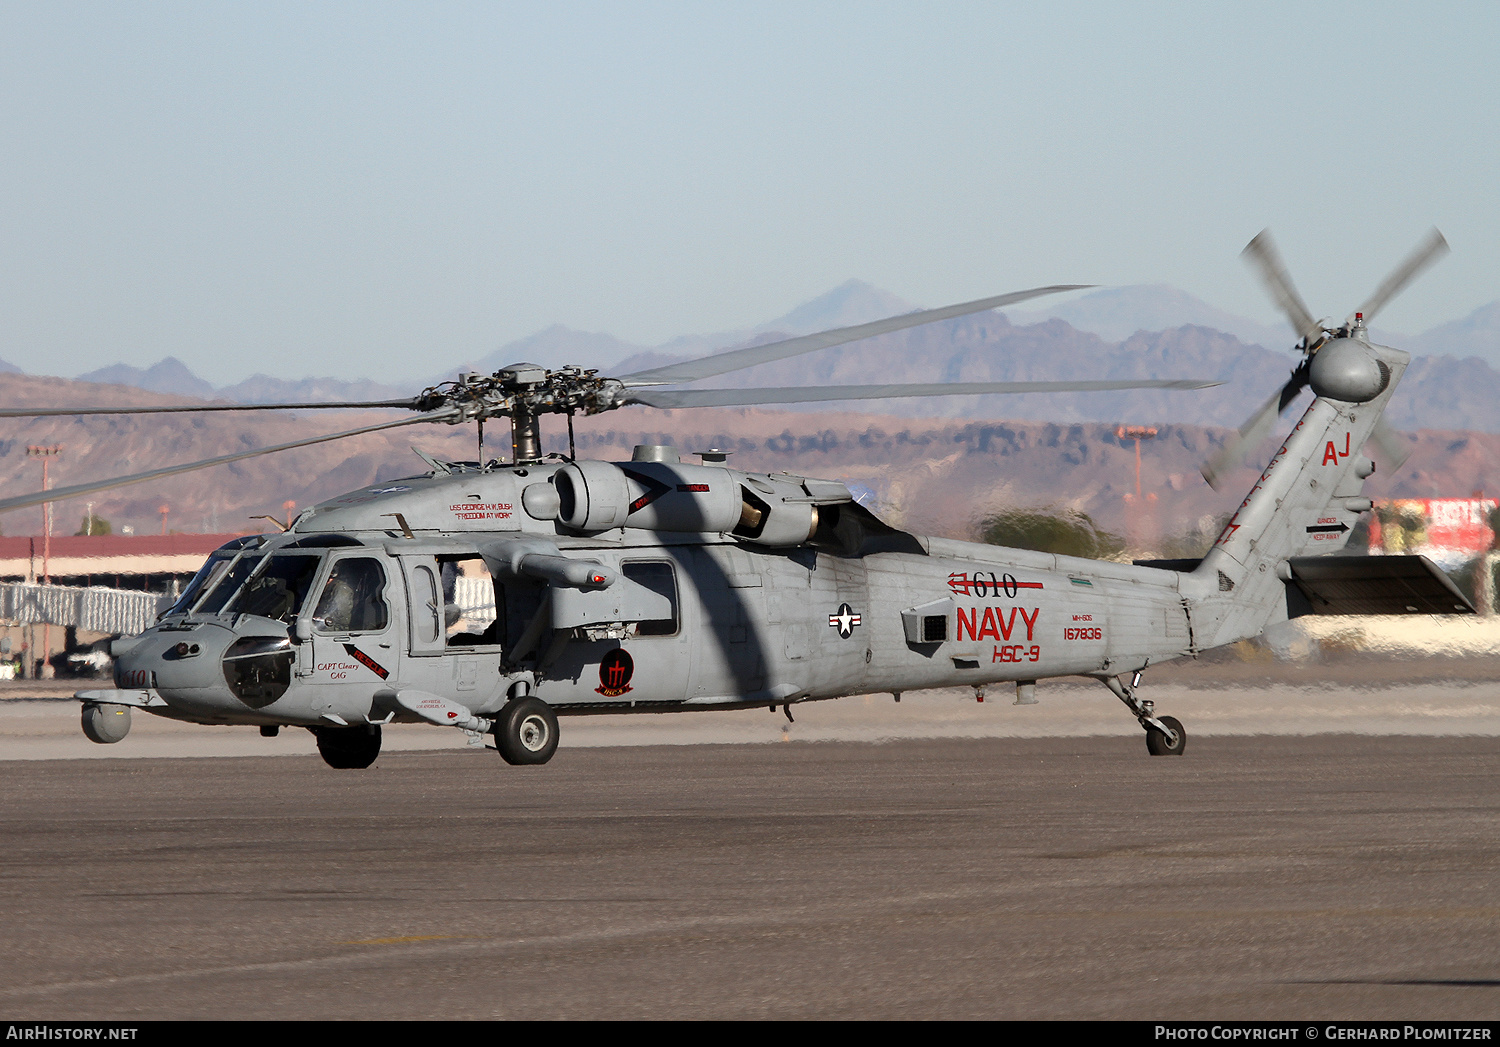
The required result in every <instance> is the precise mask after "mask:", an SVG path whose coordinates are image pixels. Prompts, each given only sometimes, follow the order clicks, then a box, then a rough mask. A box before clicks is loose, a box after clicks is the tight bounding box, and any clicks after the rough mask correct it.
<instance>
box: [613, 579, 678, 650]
mask: <svg viewBox="0 0 1500 1047" xmlns="http://www.w3.org/2000/svg"><path fill="white" fill-rule="evenodd" d="M620 569H621V572H622V573H623V574H624V575H625V577H626V578H628V579H630V580H631V581H632V582H635V583H636V584H637V585H644V586H645V587H646V588H647V589H650V590H651V591H652V592H653V593H657V594H659V595H661V596H665V597H666V598H667V599H668V600H670V601H671V602H672V616H671V617H670V618H657V619H654V620H652V621H649V622H641V623H640V625H639V627H638V628H637V630H636V635H637V636H676V635H677V627H678V626H677V573H676V572H675V571H674V570H673V569H672V564H671V563H670V562H668V561H666V560H631V561H628V562H626V563H623V564H621V565H620Z"/></svg>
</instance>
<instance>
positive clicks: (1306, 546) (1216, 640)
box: [1183, 346, 1411, 649]
mask: <svg viewBox="0 0 1500 1047" xmlns="http://www.w3.org/2000/svg"><path fill="white" fill-rule="evenodd" d="M1372 348H1373V349H1374V352H1375V355H1376V358H1377V359H1378V360H1379V361H1380V362H1381V363H1382V364H1383V365H1384V366H1385V367H1386V368H1389V370H1390V380H1389V382H1388V383H1387V384H1386V386H1385V388H1384V389H1382V390H1381V392H1380V393H1379V395H1377V396H1375V397H1373V398H1372V399H1370V400H1368V401H1366V402H1364V403H1348V402H1344V401H1340V400H1333V399H1330V398H1328V397H1325V396H1318V397H1316V398H1315V399H1314V400H1313V402H1312V405H1311V406H1309V407H1308V409H1307V411H1306V412H1305V413H1304V414H1303V415H1302V417H1301V419H1299V420H1298V422H1297V425H1296V427H1295V428H1294V429H1293V430H1292V431H1291V433H1290V434H1288V436H1287V437H1286V439H1285V441H1283V443H1282V444H1281V446H1280V448H1279V449H1278V450H1277V452H1276V454H1275V455H1274V456H1273V457H1272V458H1271V462H1270V464H1269V465H1267V466H1266V469H1265V471H1264V472H1263V473H1261V475H1260V479H1258V480H1257V481H1256V482H1255V486H1254V487H1253V488H1251V490H1250V493H1249V494H1248V495H1246V496H1245V499H1244V501H1242V502H1241V503H1240V506H1239V509H1238V510H1237V511H1236V512H1235V514H1234V516H1233V517H1231V518H1230V520H1229V523H1228V524H1226V525H1225V527H1224V530H1223V532H1222V533H1221V534H1220V535H1219V538H1218V540H1217V541H1216V542H1215V543H1214V547H1213V549H1212V550H1210V551H1209V553H1208V555H1207V556H1205V557H1204V558H1203V562H1202V563H1201V564H1200V565H1199V567H1198V568H1197V570H1195V571H1194V572H1193V573H1192V574H1191V575H1190V576H1188V577H1187V578H1185V579H1184V580H1183V583H1184V584H1183V593H1184V596H1186V597H1187V598H1188V601H1189V608H1190V613H1191V615H1192V617H1193V625H1194V636H1195V640H1196V645H1197V646H1198V647H1199V648H1200V649H1206V648H1210V647H1218V646H1221V645H1223V644H1227V643H1234V642H1235V641H1237V640H1243V639H1248V638H1249V637H1252V636H1258V635H1259V634H1260V633H1261V632H1262V631H1263V630H1264V629H1265V627H1266V626H1267V625H1270V624H1272V623H1273V622H1277V621H1284V620H1285V619H1286V587H1285V580H1286V577H1287V567H1286V563H1287V561H1288V560H1290V559H1291V558H1292V557H1295V556H1306V555H1316V554H1318V553H1325V552H1335V551H1337V550H1338V549H1341V548H1342V547H1343V546H1344V544H1345V543H1346V542H1347V541H1348V538H1349V531H1350V529H1351V528H1352V527H1353V526H1354V524H1355V523H1356V522H1357V521H1358V519H1359V516H1360V514H1361V513H1363V512H1366V511H1368V510H1369V509H1370V506H1371V503H1370V500H1369V499H1368V498H1365V497H1364V496H1363V495H1362V493H1361V488H1362V486H1363V482H1364V479H1365V477H1367V476H1369V475H1370V473H1372V472H1373V471H1374V464H1373V463H1372V462H1371V461H1370V459H1368V458H1366V457H1365V456H1364V455H1363V454H1362V453H1361V452H1362V451H1363V449H1364V446H1365V442H1366V441H1367V440H1368V439H1369V438H1370V435H1371V433H1372V432H1374V430H1375V426H1376V423H1377V422H1378V421H1379V420H1380V415H1381V413H1382V412H1383V411H1384V410H1385V407H1386V404H1387V403H1389V402H1390V397H1391V395H1392V393H1394V392H1395V389H1396V385H1397V383H1398V382H1399V381H1400V379H1401V375H1402V373H1403V372H1404V371H1405V370H1406V365H1407V363H1408V362H1409V361H1410V359H1411V357H1410V356H1409V355H1408V354H1407V353H1404V352H1401V351H1400V350H1397V349H1389V348H1386V347H1385V346H1373V347H1372Z"/></svg>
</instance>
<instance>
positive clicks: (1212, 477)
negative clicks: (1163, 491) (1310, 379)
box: [1199, 382, 1300, 491]
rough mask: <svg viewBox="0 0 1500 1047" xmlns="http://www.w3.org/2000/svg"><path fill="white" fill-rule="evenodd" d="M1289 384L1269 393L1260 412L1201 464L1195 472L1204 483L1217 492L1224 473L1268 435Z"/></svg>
mask: <svg viewBox="0 0 1500 1047" xmlns="http://www.w3.org/2000/svg"><path fill="white" fill-rule="evenodd" d="M1290 385H1291V383H1290V382H1288V383H1287V386H1283V387H1282V388H1281V389H1278V390H1276V391H1275V392H1274V393H1272V394H1271V397H1270V399H1268V400H1267V401H1266V402H1265V403H1263V404H1261V405H1260V409H1259V410H1258V411H1256V412H1255V413H1254V414H1252V415H1251V416H1250V420H1249V421H1248V422H1246V423H1245V424H1244V425H1242V426H1240V430H1239V432H1238V433H1236V434H1235V435H1234V436H1231V437H1230V438H1229V439H1228V441H1226V442H1225V444H1224V446H1223V447H1221V448H1219V450H1218V451H1217V452H1215V453H1214V454H1213V455H1212V456H1210V457H1209V459H1208V461H1206V462H1204V463H1203V465H1202V466H1201V467H1200V469H1199V471H1200V472H1201V473H1203V479H1205V480H1207V481H1208V486H1210V487H1212V488H1213V489H1214V490H1216V491H1217V490H1218V489H1219V481H1220V480H1222V479H1223V478H1224V474H1225V473H1227V472H1228V471H1229V470H1231V469H1233V468H1234V467H1235V466H1237V465H1239V464H1240V462H1241V461H1242V460H1244V457H1245V455H1247V454H1249V453H1250V452H1251V451H1253V450H1255V448H1256V447H1257V446H1259V444H1260V442H1261V441H1262V440H1264V439H1265V438H1266V437H1267V436H1269V435H1270V433H1271V426H1273V425H1275V424H1276V418H1277V417H1278V416H1279V415H1280V414H1281V400H1282V395H1283V393H1284V392H1285V391H1286V388H1287V387H1288V386H1290ZM1298 391H1299V392H1300V390H1298ZM1294 395H1295V394H1294Z"/></svg>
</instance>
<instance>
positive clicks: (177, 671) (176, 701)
mask: <svg viewBox="0 0 1500 1047" xmlns="http://www.w3.org/2000/svg"><path fill="white" fill-rule="evenodd" d="M294 658H295V651H294V649H293V647H292V643H291V640H290V638H289V637H288V636H287V632H286V627H285V626H283V625H281V624H280V623H278V622H268V621H267V622H257V621H254V620H251V621H245V622H242V623H239V624H238V625H237V627H236V628H230V627H228V626H227V625H224V624H221V623H217V622H200V623H196V624H193V625H191V626H189V627H187V628H181V627H179V628H175V629H163V630H162V631H159V632H154V633H147V634H146V635H144V636H141V637H139V638H138V639H137V640H136V641H135V642H134V643H132V644H131V645H130V646H129V647H127V648H125V649H124V650H121V651H120V652H119V654H118V655H117V657H116V659H115V686H117V687H121V688H127V689H129V688H145V687H154V688H155V689H156V691H157V693H158V694H160V695H161V696H162V698H163V699H165V700H166V702H167V704H168V705H172V706H177V707H179V708H184V709H194V710H199V711H208V710H215V711H219V712H223V711H227V710H234V709H239V710H243V709H244V708H245V707H246V706H249V707H250V708H252V709H260V708H263V707H265V706H267V705H269V704H271V703H272V702H274V701H275V700H276V699H277V698H280V697H281V695H282V694H283V693H284V692H285V691H286V689H287V687H288V686H289V685H290V683H291V670H292V662H293V660H294Z"/></svg>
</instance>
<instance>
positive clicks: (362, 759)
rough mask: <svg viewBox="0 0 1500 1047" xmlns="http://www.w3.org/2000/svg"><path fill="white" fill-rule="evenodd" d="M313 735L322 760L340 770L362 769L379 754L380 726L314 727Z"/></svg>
mask: <svg viewBox="0 0 1500 1047" xmlns="http://www.w3.org/2000/svg"><path fill="white" fill-rule="evenodd" d="M313 736H314V737H315V738H317V740H318V755H319V756H321V757H323V762H324V763H326V764H327V765H328V766H329V767H336V768H338V769H339V770H341V771H360V770H364V769H365V768H366V767H368V766H370V764H372V763H374V762H375V757H377V756H379V755H380V728H379V727H376V726H374V725H371V726H369V727H314V728H313Z"/></svg>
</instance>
